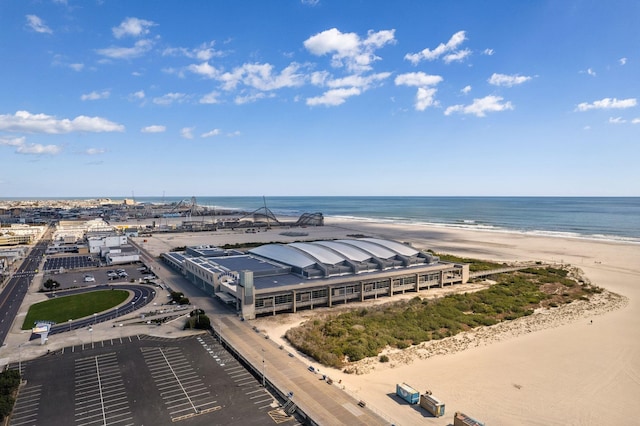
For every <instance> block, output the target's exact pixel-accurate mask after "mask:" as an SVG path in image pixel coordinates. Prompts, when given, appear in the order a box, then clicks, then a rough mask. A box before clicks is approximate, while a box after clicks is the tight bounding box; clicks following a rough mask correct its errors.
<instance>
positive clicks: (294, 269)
mask: <svg viewBox="0 0 640 426" xmlns="http://www.w3.org/2000/svg"><path fill="white" fill-rule="evenodd" d="M204 254H205V252H204V251H203V250H202V249H195V248H189V249H188V250H187V252H185V253H177V252H170V253H163V254H162V258H163V260H164V261H165V262H167V263H168V264H170V265H171V266H172V267H174V268H176V269H178V270H180V271H181V272H182V273H183V274H184V275H185V276H186V278H188V279H189V280H190V281H191V282H192V283H193V284H195V285H196V286H198V287H200V288H202V289H203V290H204V291H206V292H207V293H209V294H211V295H214V296H216V297H219V298H220V299H222V300H223V301H225V302H227V303H230V304H234V305H235V306H236V308H237V309H238V311H240V312H241V314H242V316H243V317H244V318H246V319H253V318H255V317H256V316H258V315H266V314H269V315H275V314H277V313H281V312H296V311H297V310H299V309H313V308H314V307H319V306H334V305H337V304H342V303H350V302H361V301H364V300H368V299H377V298H378V297H387V296H394V295H397V294H404V293H405V292H419V291H422V290H428V289H429V288H432V287H443V286H448V285H454V284H464V283H466V282H467V281H468V279H469V265H467V264H455V263H448V262H440V260H439V259H438V258H437V257H435V256H432V255H429V254H426V253H423V252H420V251H418V250H415V249H414V248H412V247H411V246H409V245H406V244H403V243H400V242H397V241H390V240H383V239H378V238H363V239H345V240H335V241H315V242H305V243H291V244H267V245H263V246H260V247H257V248H254V249H252V250H249V253H248V254H237V252H231V251H226V250H221V249H218V248H212V247H209V248H208V249H207V250H206V254H209V256H205V255H204Z"/></svg>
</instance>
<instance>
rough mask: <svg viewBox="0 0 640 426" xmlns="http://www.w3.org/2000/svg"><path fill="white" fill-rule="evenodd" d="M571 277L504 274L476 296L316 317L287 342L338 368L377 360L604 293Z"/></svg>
mask: <svg viewBox="0 0 640 426" xmlns="http://www.w3.org/2000/svg"><path fill="white" fill-rule="evenodd" d="M567 275H568V274H567V271H566V270H563V269H555V268H551V267H548V268H530V269H526V270H522V271H518V272H513V273H507V274H502V275H501V276H500V277H499V278H498V283H497V284H496V285H493V286H491V287H489V288H488V289H486V290H481V291H478V292H473V293H461V294H452V295H449V296H445V297H442V298H440V299H434V300H428V299H424V300H423V299H421V298H420V297H415V298H413V299H411V300H407V301H398V302H391V303H388V304H384V305H379V306H373V307H366V308H357V307H355V308H354V309H353V310H351V311H349V312H344V313H341V314H338V315H327V316H324V317H321V316H318V317H316V318H314V319H312V320H309V321H307V322H305V323H304V324H302V325H300V326H299V327H295V328H292V329H290V330H288V331H287V332H286V334H285V337H286V338H287V339H288V340H289V341H290V342H291V343H292V345H293V346H294V347H295V348H296V349H298V350H300V351H301V352H303V353H305V354H307V355H309V356H310V357H312V358H314V359H315V360H317V361H318V362H320V363H322V364H324V365H328V366H332V367H336V368H340V367H343V366H345V365H346V364H348V363H349V362H353V361H358V360H360V359H362V358H365V357H374V356H377V355H378V354H379V353H380V352H381V351H382V350H383V349H384V348H386V347H393V348H399V349H403V348H406V347H408V346H411V345H417V344H419V343H421V342H427V341H429V340H438V339H443V338H445V337H449V336H453V335H455V334H457V333H459V332H461V331H466V330H469V329H472V328H475V327H480V326H489V325H493V324H496V323H499V322H502V321H510V320H514V319H516V318H519V317H522V316H527V315H531V314H532V313H533V311H534V309H536V308H548V307H555V306H559V305H562V304H565V303H571V302H572V301H573V300H577V299H580V300H588V298H589V296H590V294H591V293H596V292H599V291H600V289H598V288H597V287H593V286H591V285H587V284H584V283H580V282H577V281H576V280H574V279H572V278H569V277H568V276H567ZM461 288H463V287H461Z"/></svg>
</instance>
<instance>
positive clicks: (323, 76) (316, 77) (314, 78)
mask: <svg viewBox="0 0 640 426" xmlns="http://www.w3.org/2000/svg"><path fill="white" fill-rule="evenodd" d="M330 77H331V74H330V73H329V72H327V71H314V72H312V73H311V76H310V78H309V80H310V81H311V84H313V85H314V86H324V85H325V82H326V81H327V80H328V79H329V78H330Z"/></svg>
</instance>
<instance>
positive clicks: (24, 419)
mask: <svg viewBox="0 0 640 426" xmlns="http://www.w3.org/2000/svg"><path fill="white" fill-rule="evenodd" d="M12 367H13V368H17V365H14V366H12ZM22 370H23V375H24V379H25V380H26V385H24V386H22V387H21V388H20V391H19V394H18V398H17V403H16V410H15V411H14V414H13V416H12V418H11V423H10V424H11V425H13V426H22V425H76V426H90V425H142V424H149V425H151V424H157V425H160V424H174V423H176V424H185V425H217V424H224V425H233V424H236V425H268V424H278V423H285V422H286V424H288V425H292V426H293V425H296V424H298V423H297V421H296V420H295V419H294V418H292V417H288V416H286V415H284V412H283V411H282V409H281V408H280V407H279V404H278V403H277V401H276V400H275V399H274V397H273V396H272V395H271V394H269V393H268V392H267V391H266V390H265V389H264V388H263V387H262V386H261V384H260V382H259V380H257V379H256V378H255V377H254V376H252V375H251V374H249V373H248V372H247V370H246V369H245V368H244V367H243V366H242V365H240V364H239V362H238V361H237V360H236V359H235V358H233V356H231V355H230V354H229V353H228V352H227V351H226V350H225V349H224V348H223V347H222V346H220V345H219V344H218V343H217V341H216V340H215V339H213V337H212V336H211V335H209V334H203V335H199V336H196V337H185V338H180V339H166V338H155V337H153V338H152V337H148V336H132V337H123V338H115V339H109V340H104V341H100V342H94V344H92V345H86V344H85V345H78V346H71V347H67V348H64V349H62V350H60V351H56V352H55V353H51V354H49V355H46V356H44V357H42V358H39V359H36V360H31V361H28V362H22Z"/></svg>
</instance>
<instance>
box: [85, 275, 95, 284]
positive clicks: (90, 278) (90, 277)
mask: <svg viewBox="0 0 640 426" xmlns="http://www.w3.org/2000/svg"><path fill="white" fill-rule="evenodd" d="M95 281H96V279H95V278H94V276H93V275H90V274H87V275H85V276H84V282H85V283H92V282H95Z"/></svg>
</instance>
